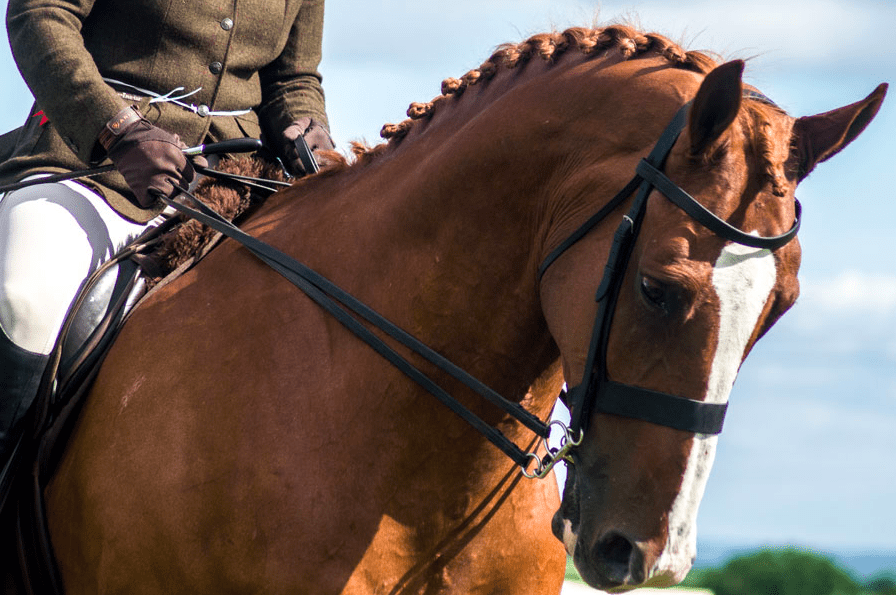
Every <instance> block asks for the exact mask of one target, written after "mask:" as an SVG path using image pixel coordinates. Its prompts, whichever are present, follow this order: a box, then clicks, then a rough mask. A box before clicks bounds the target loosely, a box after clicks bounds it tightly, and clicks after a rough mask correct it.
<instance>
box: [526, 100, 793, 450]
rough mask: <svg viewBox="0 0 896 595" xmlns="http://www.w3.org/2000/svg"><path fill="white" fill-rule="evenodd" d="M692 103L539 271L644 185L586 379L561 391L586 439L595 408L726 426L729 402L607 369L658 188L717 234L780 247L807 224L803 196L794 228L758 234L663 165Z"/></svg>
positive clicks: (613, 254) (680, 425) (693, 428)
mask: <svg viewBox="0 0 896 595" xmlns="http://www.w3.org/2000/svg"><path fill="white" fill-rule="evenodd" d="M747 95H748V96H749V97H751V98H754V99H759V100H764V101H767V102H769V103H770V100H768V99H767V98H765V97H764V96H761V95H759V94H758V93H756V92H755V91H749V92H747ZM690 105H691V103H687V104H685V105H684V107H682V108H681V109H680V110H679V111H678V113H677V114H675V117H674V118H673V119H672V121H671V122H670V123H669V125H668V126H667V127H666V130H665V131H664V132H663V134H662V136H660V139H659V141H657V143H656V145H655V146H654V147H653V150H652V151H651V152H650V154H649V155H648V156H647V157H646V158H644V159H642V160H641V162H640V163H639V164H638V166H637V168H636V170H635V171H636V172H637V173H636V175H635V177H634V178H632V180H631V181H630V182H629V183H628V184H627V185H626V186H625V188H623V189H622V190H621V191H620V192H619V193H618V194H617V195H616V196H614V197H613V199H612V200H610V202H609V203H607V205H605V206H604V207H603V208H602V209H601V210H600V211H599V212H598V213H597V214H596V215H594V216H593V217H591V218H590V219H589V220H588V221H586V222H585V223H584V224H583V225H582V226H581V227H579V228H578V229H577V230H576V231H574V232H573V233H572V234H571V235H570V236H569V237H568V238H567V239H566V240H564V241H563V242H562V243H561V244H560V245H559V246H558V247H557V248H556V249H554V250H553V251H552V252H551V253H550V254H549V255H548V256H547V258H545V260H544V262H543V263H542V264H541V266H540V267H539V269H538V275H539V280H540V279H541V277H542V275H544V273H545V271H547V269H548V267H550V266H551V264H552V263H553V262H554V261H555V260H556V259H557V258H558V257H559V256H560V255H562V254H563V253H564V252H565V251H566V250H567V249H568V248H569V247H570V246H572V245H573V244H575V243H576V242H578V241H579V240H580V239H581V238H583V237H584V236H585V235H586V234H587V233H588V232H589V231H590V230H591V229H592V228H593V227H594V226H596V225H597V224H598V223H599V222H600V221H602V220H603V219H604V218H605V217H606V216H607V215H609V213H610V212H611V211H613V210H614V209H616V208H617V207H618V206H619V205H620V204H621V203H622V202H623V201H624V200H625V199H626V198H627V197H628V196H630V195H631V194H632V192H634V191H635V189H636V188H637V191H638V193H637V195H636V196H635V199H634V202H633V203H632V205H631V207H630V208H629V211H628V213H627V214H626V215H624V216H623V217H622V222H621V223H620V224H619V227H618V228H617V229H616V233H615V234H614V236H613V244H612V246H611V248H610V253H609V256H608V258H607V264H606V267H605V268H604V276H603V278H602V279H601V282H600V285H599V286H598V289H597V295H596V296H595V301H597V302H598V304H599V305H598V311H597V316H596V319H595V322H594V331H593V332H592V335H591V344H590V346H589V349H588V359H587V360H586V364H585V372H584V377H583V378H582V381H581V382H580V383H579V384H578V385H576V386H574V387H573V388H571V389H570V390H569V391H568V392H566V391H565V390H564V392H562V393H561V395H560V397H561V399H563V400H564V401H565V402H566V403H567V406H568V407H569V409H570V412H571V417H570V427H569V430H570V432H571V435H572V436H577V437H578V440H581V437H582V436H584V432H585V429H586V427H587V422H588V417H589V415H590V413H591V412H592V411H599V412H601V413H611V414H613V415H620V416H623V417H628V418H632V419H639V420H643V421H648V422H650V423H654V424H658V425H661V426H667V427H670V428H675V429H677V430H684V431H688V432H695V433H700V434H719V433H720V432H721V431H722V424H723V423H724V420H725V411H726V409H727V407H728V404H727V403H704V402H701V401H695V400H692V399H686V398H683V397H679V396H676V395H671V394H668V393H663V392H657V391H654V390H649V389H646V388H641V387H638V386H632V385H629V384H624V383H621V382H614V381H612V380H610V379H609V376H608V373H607V343H608V342H609V338H610V326H611V324H612V321H613V313H614V312H615V310H616V301H617V300H618V298H619V290H620V287H621V286H622V280H623V278H624V277H625V272H626V269H627V268H628V262H629V259H630V257H631V253H632V250H633V248H634V245H635V240H636V239H637V237H638V233H639V231H640V229H641V223H642V222H643V220H644V215H645V213H646V205H647V198H648V197H649V195H650V192H651V190H652V189H654V188H656V189H657V190H658V191H659V192H660V193H661V194H663V195H664V196H665V197H666V198H667V199H669V200H670V201H672V202H673V203H674V204H675V205H676V206H677V207H679V208H680V209H682V210H683V211H684V212H685V213H687V214H688V215H689V216H690V217H691V218H693V219H694V220H696V221H697V222H698V223H700V224H701V225H703V226H704V227H706V228H707V229H709V230H710V231H712V232H713V233H715V234H716V235H718V236H720V237H722V238H724V239H726V240H729V241H732V242H735V243H738V244H743V245H746V246H751V247H753V248H765V249H768V250H775V249H777V248H780V247H781V246H783V245H785V244H787V243H788V242H790V240H792V239H793V238H794V237H795V236H796V233H797V231H798V230H799V228H800V213H801V207H800V203H799V201H798V200H795V210H796V215H795V218H794V221H793V225H792V226H791V228H790V229H789V230H788V231H787V232H786V233H784V234H782V235H779V236H773V237H758V236H755V235H752V234H748V233H745V232H743V231H741V230H739V229H737V228H736V227H733V226H731V225H730V224H728V223H727V222H725V221H723V220H722V219H720V218H718V217H717V216H715V215H714V214H713V213H711V212H710V211H708V210H707V209H706V208H705V207H704V206H703V205H701V204H700V203H699V202H697V201H696V200H695V199H694V198H693V197H692V196H691V195H690V194H688V193H687V192H685V191H684V190H682V189H681V188H680V187H679V186H678V185H677V184H675V182H673V181H672V180H670V179H669V178H668V177H666V175H665V174H664V173H663V172H662V169H663V165H664V163H665V161H666V158H667V157H668V155H669V152H670V151H671V150H672V146H673V145H674V144H675V141H676V140H677V139H678V136H679V135H680V134H681V131H682V130H683V129H684V126H685V123H686V122H687V116H688V113H689V109H690Z"/></svg>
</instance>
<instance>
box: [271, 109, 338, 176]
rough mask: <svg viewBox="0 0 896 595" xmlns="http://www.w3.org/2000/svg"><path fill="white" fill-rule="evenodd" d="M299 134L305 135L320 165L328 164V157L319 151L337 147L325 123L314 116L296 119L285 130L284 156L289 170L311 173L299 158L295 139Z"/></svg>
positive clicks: (294, 173) (296, 172)
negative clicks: (313, 117)
mask: <svg viewBox="0 0 896 595" xmlns="http://www.w3.org/2000/svg"><path fill="white" fill-rule="evenodd" d="M299 135H302V136H303V137H305V142H306V143H307V144H308V148H309V149H311V152H312V153H315V157H316V158H317V160H318V162H319V163H320V165H322V166H323V165H326V164H327V161H326V158H325V157H323V156H322V155H320V154H319V153H318V151H332V150H333V149H334V148H335V147H334V145H333V140H332V139H331V138H330V133H329V132H327V129H326V128H325V127H324V125H323V124H321V123H320V122H318V121H317V120H314V119H312V118H308V117H305V118H301V119H299V120H296V121H295V122H293V123H292V124H290V125H289V126H287V127H286V128H285V129H284V130H283V139H282V143H283V156H284V157H285V158H286V167H287V169H288V170H289V172H290V173H291V174H293V175H295V176H298V177H301V176H304V175H305V174H307V173H309V172H306V171H305V166H304V165H302V160H301V159H299V153H298V151H297V150H296V145H295V141H296V139H297V138H299Z"/></svg>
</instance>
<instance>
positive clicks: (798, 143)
mask: <svg viewBox="0 0 896 595" xmlns="http://www.w3.org/2000/svg"><path fill="white" fill-rule="evenodd" d="M886 94H887V84H886V83H881V84H880V85H878V86H877V88H876V89H875V90H874V91H872V92H871V94H870V95H869V96H868V97H866V98H865V99H863V100H862V101H857V102H856V103H853V104H851V105H847V106H846V107H841V108H839V109H835V110H831V111H829V112H825V113H823V114H818V115H815V116H806V117H803V118H799V119H797V120H796V122H794V124H793V137H792V142H791V146H792V147H793V148H792V149H791V156H790V158H791V160H793V161H795V162H796V164H797V165H796V171H797V181H802V180H803V178H805V177H806V176H808V175H809V172H811V171H812V170H813V169H814V168H815V166H816V165H818V164H819V163H821V162H822V161H825V160H826V159H830V158H831V157H833V156H834V155H836V154H837V153H838V152H840V151H841V150H842V149H843V148H844V147H846V145H848V144H849V143H851V142H852V141H853V140H854V139H855V138H856V137H857V136H859V134H861V132H862V131H863V130H865V127H866V126H868V124H869V123H870V122H871V120H872V119H874V116H875V115H877V110H879V109H880V105H881V103H883V100H884V97H885V96H886Z"/></svg>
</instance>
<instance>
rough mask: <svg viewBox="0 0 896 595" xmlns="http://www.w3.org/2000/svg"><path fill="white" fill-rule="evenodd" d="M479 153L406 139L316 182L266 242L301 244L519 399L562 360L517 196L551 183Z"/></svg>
mask: <svg viewBox="0 0 896 595" xmlns="http://www.w3.org/2000/svg"><path fill="white" fill-rule="evenodd" d="M475 145H476V143H475V142H473V143H467V142H457V141H456V139H435V138H434V139H432V140H430V139H429V138H427V139H425V142H423V141H415V142H412V139H408V140H407V144H406V146H402V147H400V149H399V150H398V151H396V152H395V154H393V155H390V156H388V157H387V158H384V159H382V160H381V161H379V162H374V163H372V164H370V165H368V166H366V167H363V168H359V169H358V170H357V171H354V170H349V171H347V172H344V173H343V174H338V175H334V176H332V177H331V178H329V179H321V180H320V181H319V182H315V183H309V184H308V190H307V193H306V194H305V195H304V196H302V197H301V198H297V199H295V200H292V201H290V202H289V203H286V204H285V205H283V209H284V210H285V211H286V212H288V213H289V212H291V213H289V214H287V216H286V217H282V218H281V217H279V216H278V218H279V219H280V220H281V221H284V222H286V221H289V224H288V225H281V226H277V229H276V231H274V230H273V229H272V231H270V232H266V239H268V240H269V241H271V243H273V244H274V245H278V246H296V247H298V249H297V256H298V257H299V258H300V260H303V261H304V262H306V263H307V264H309V265H310V266H312V267H313V268H315V269H317V270H319V271H320V272H321V273H322V274H324V275H326V276H328V277H329V278H331V279H332V280H333V281H334V282H335V283H337V284H338V285H340V286H341V287H343V288H344V289H346V290H347V291H349V292H350V293H352V294H353V295H355V296H356V297H358V298H359V299H360V300H362V301H363V302H365V303H367V304H368V305H370V306H371V307H372V308H374V309H375V310H377V311H378V312H380V313H381V314H383V315H384V316H385V317H386V318H388V319H389V320H391V321H393V322H394V323H396V324H397V325H398V326H400V327H401V328H403V329H405V330H407V331H408V332H410V333H411V334H413V335H415V336H417V337H418V338H419V339H420V340H421V341H423V342H424V343H426V344H427V345H429V346H430V347H432V348H433V349H435V350H436V351H437V352H439V353H440V354H442V355H444V356H445V357H447V358H448V359H450V360H451V361H453V362H454V363H456V364H457V365H459V366H461V367H462V368H464V369H466V370H467V371H468V372H470V373H471V374H473V375H474V376H476V377H477V378H479V379H481V380H482V381H483V382H485V383H486V384H488V385H489V386H490V387H492V388H494V389H495V390H497V391H499V392H501V393H503V394H505V395H506V396H507V397H508V398H513V399H521V398H523V396H524V395H525V394H526V391H527V388H528V387H529V385H530V384H531V383H532V382H533V381H534V379H535V378H536V377H537V376H538V375H539V374H541V373H542V372H543V371H544V370H545V369H546V368H547V366H548V364H550V362H551V361H552V360H553V359H556V353H555V352H554V349H555V348H554V347H553V343H552V341H551V340H550V337H549V335H548V333H547V329H546V327H545V324H544V321H543V317H542V315H541V312H540V306H539V303H538V299H537V291H536V280H535V274H534V273H535V270H536V267H537V264H538V263H537V262H535V261H536V258H537V256H536V254H535V252H534V251H533V245H534V236H535V235H536V233H537V227H538V226H537V221H538V219H539V214H538V213H537V210H538V208H539V206H538V204H537V201H527V200H525V198H521V197H527V195H528V194H529V193H530V192H532V191H533V190H537V188H538V186H539V185H543V184H544V182H543V181H539V180H537V179H536V178H537V176H536V175H534V174H533V173H532V169H533V167H532V164H531V163H523V162H519V163H513V161H512V160H510V159H509V158H508V157H507V156H503V155H498V154H494V153H493V154H484V153H482V151H481V150H479V149H478V148H477V147H476V146H475ZM433 146H438V147H439V148H438V149H433V148H432V147H433ZM278 210H279V209H278ZM264 219H267V218H264ZM470 405H474V406H475V404H473V403H470Z"/></svg>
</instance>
